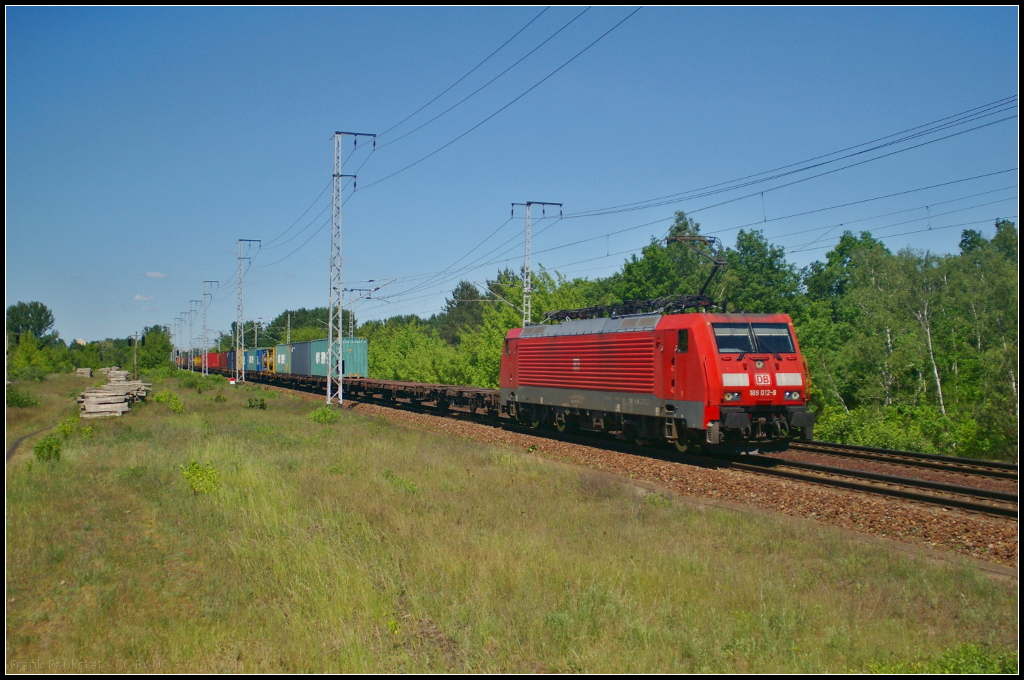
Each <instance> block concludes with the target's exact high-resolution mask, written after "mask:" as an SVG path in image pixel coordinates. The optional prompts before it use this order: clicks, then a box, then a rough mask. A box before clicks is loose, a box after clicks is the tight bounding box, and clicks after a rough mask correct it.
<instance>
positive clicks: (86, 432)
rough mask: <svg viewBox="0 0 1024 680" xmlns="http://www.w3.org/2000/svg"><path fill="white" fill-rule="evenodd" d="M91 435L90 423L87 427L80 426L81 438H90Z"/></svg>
mask: <svg viewBox="0 0 1024 680" xmlns="http://www.w3.org/2000/svg"><path fill="white" fill-rule="evenodd" d="M92 435H93V431H92V425H89V426H87V427H83V428H82V438H83V439H92Z"/></svg>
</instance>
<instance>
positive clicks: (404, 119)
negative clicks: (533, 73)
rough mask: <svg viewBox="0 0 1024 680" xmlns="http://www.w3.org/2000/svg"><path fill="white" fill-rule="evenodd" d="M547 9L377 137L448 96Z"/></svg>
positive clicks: (546, 8)
mask: <svg viewBox="0 0 1024 680" xmlns="http://www.w3.org/2000/svg"><path fill="white" fill-rule="evenodd" d="M549 9H551V7H545V8H544V9H542V10H541V11H540V14H538V15H537V16H535V17H533V18H532V19H530V20H529V21H528V22H526V25H525V26H523V27H522V28H520V29H519V30H518V31H516V33H515V35H513V36H512V37H511V38H509V39H508V40H506V41H505V42H503V43H502V44H501V45H500V46H499V47H498V49H496V50H494V51H493V52H491V53H490V54H489V55H487V56H486V57H485V58H484V60H483V61H481V62H480V63H479V64H477V65H476V66H474V67H473V68H471V69H469V71H467V72H466V74H465V75H464V76H462V77H461V78H459V79H458V80H456V81H455V82H454V83H452V84H451V85H449V86H448V87H447V88H445V90H444V91H443V92H441V94H439V95H437V96H436V97H434V98H433V99H431V100H430V101H429V102H427V103H426V104H424V105H423V106H421V107H420V108H418V109H416V110H415V111H413V112H412V113H410V114H409V115H408V116H406V117H405V118H403V119H402V120H400V121H398V122H397V123H395V124H394V125H392V126H391V127H389V128H388V129H387V130H385V131H384V132H382V133H380V134H379V135H378V137H383V136H384V135H386V134H388V133H389V132H391V131H392V130H394V129H395V128H397V127H398V126H399V125H401V124H402V123H404V122H406V121H407V120H409V119H410V118H412V117H413V116H415V115H416V114H417V113H419V112H420V111H422V110H423V109H425V108H427V107H428V106H430V105H431V104H433V103H434V102H436V101H437V100H438V99H440V98H441V97H443V96H444V95H446V94H448V92H449V91H451V89H452V88H453V87H455V86H456V85H458V84H459V83H461V82H462V81H463V80H465V79H466V78H468V77H469V76H470V75H472V74H473V73H474V72H475V71H476V70H477V69H478V68H480V67H481V66H483V65H484V64H486V63H487V62H488V61H490V59H491V57H493V56H494V55H496V54H497V53H498V52H501V50H503V49H504V48H505V46H506V45H508V44H509V43H510V42H512V41H513V40H515V39H516V38H517V37H519V34H520V33H522V32H523V31H525V30H526V29H527V28H529V27H530V25H531V24H533V22H535V21H537V19H540V17H541V15H542V14H544V13H545V12H547V11H548V10H549Z"/></svg>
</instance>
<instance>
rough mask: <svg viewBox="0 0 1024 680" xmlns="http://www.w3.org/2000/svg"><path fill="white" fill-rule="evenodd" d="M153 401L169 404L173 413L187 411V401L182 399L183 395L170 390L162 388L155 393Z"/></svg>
mask: <svg viewBox="0 0 1024 680" xmlns="http://www.w3.org/2000/svg"><path fill="white" fill-rule="evenodd" d="M153 401H155V402H157V403H158V404H167V405H168V406H170V407H171V412H173V413H184V412H185V402H183V401H182V400H181V397H179V396H178V395H177V394H175V393H174V392H171V391H170V390H160V391H159V392H157V393H156V394H155V395H153Z"/></svg>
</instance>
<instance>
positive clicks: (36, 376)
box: [7, 366, 46, 381]
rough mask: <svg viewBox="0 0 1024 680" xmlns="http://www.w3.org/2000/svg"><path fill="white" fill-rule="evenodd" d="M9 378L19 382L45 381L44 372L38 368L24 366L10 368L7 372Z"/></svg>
mask: <svg viewBox="0 0 1024 680" xmlns="http://www.w3.org/2000/svg"><path fill="white" fill-rule="evenodd" d="M7 374H8V376H9V377H11V378H16V379H19V380H36V381H43V380H45V379H46V371H45V370H44V369H42V368H39V367H38V366H26V367H24V368H12V369H10V370H9V371H8V372H7Z"/></svg>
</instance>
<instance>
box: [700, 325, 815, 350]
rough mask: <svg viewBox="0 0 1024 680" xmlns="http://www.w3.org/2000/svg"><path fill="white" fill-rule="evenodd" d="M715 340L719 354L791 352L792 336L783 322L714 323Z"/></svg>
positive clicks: (792, 347) (792, 348)
mask: <svg viewBox="0 0 1024 680" xmlns="http://www.w3.org/2000/svg"><path fill="white" fill-rule="evenodd" d="M712 327H713V328H714V330H715V341H716V342H717V343H718V351H719V352H720V353H721V354H756V353H759V352H771V353H773V354H793V353H794V352H796V349H795V348H794V346H793V337H792V336H791V335H790V334H789V325H788V324H784V323H716V324H712Z"/></svg>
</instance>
